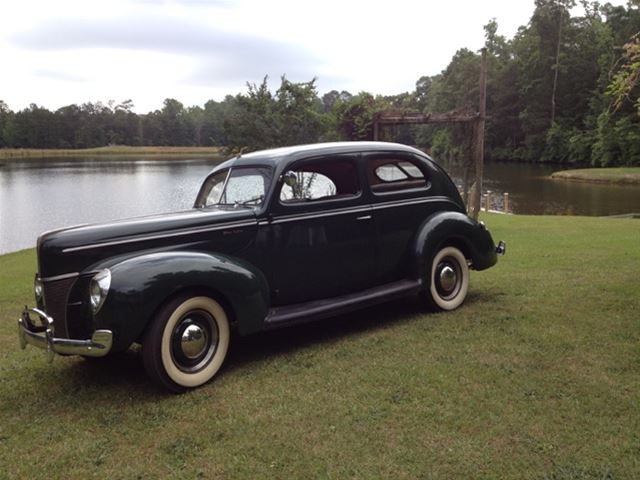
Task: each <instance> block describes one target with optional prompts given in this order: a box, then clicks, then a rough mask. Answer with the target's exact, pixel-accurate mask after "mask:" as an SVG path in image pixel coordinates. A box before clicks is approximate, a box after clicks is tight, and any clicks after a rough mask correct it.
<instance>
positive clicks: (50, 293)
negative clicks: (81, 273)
mask: <svg viewBox="0 0 640 480" xmlns="http://www.w3.org/2000/svg"><path fill="white" fill-rule="evenodd" d="M75 281H76V278H75V277H74V278H65V279H62V280H55V281H49V282H44V304H45V309H46V312H47V314H48V315H49V316H50V317H51V318H53V330H54V333H55V336H56V337H61V338H69V332H68V331H67V300H68V298H69V293H70V292H71V287H73V284H74V283H75Z"/></svg>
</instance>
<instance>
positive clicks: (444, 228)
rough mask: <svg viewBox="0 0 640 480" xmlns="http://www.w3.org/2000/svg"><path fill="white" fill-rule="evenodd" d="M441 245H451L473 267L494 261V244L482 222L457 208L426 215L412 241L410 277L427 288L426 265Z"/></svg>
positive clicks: (428, 280)
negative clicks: (456, 210) (411, 274)
mask: <svg viewBox="0 0 640 480" xmlns="http://www.w3.org/2000/svg"><path fill="white" fill-rule="evenodd" d="M445 246H455V247H457V248H458V249H459V250H461V251H462V253H463V254H464V255H465V257H466V258H467V259H468V260H470V261H471V266H472V268H473V269H474V270H484V269H487V268H489V267H491V266H493V265H495V264H496V262H497V261H498V258H497V256H496V246H495V244H494V243H493V239H492V238H491V234H490V233H489V232H488V231H487V229H486V228H485V227H484V225H482V224H480V223H478V222H476V221H475V220H473V219H472V218H469V217H468V216H467V215H465V214H463V213H459V212H440V213H435V214H433V215H431V216H430V217H428V218H427V219H426V220H425V221H424V222H423V223H422V225H420V227H419V228H418V233H417V235H416V239H415V243H414V261H413V276H414V277H413V278H416V279H419V280H421V282H422V285H423V287H424V288H429V286H430V285H429V282H430V275H428V272H429V267H428V266H429V265H431V262H432V260H433V257H434V256H435V255H436V253H437V252H438V251H439V250H440V249H441V248H443V247H445Z"/></svg>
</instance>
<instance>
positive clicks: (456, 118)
mask: <svg viewBox="0 0 640 480" xmlns="http://www.w3.org/2000/svg"><path fill="white" fill-rule="evenodd" d="M478 120H479V114H478V113H460V112H459V111H453V112H445V113H405V114H394V113H385V112H382V113H381V114H379V116H378V117H377V119H376V120H375V124H377V125H408V124H414V125H415V124H420V125H423V124H430V123H431V124H433V123H468V122H477V121H478Z"/></svg>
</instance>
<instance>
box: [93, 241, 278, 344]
mask: <svg viewBox="0 0 640 480" xmlns="http://www.w3.org/2000/svg"><path fill="white" fill-rule="evenodd" d="M109 269H110V270H111V287H110V289H109V293H108V295H107V298H106V300H105V303H104V305H103V306H102V308H101V309H100V311H99V312H98V314H97V315H96V316H95V318H94V327H95V328H101V329H107V330H111V331H112V332H113V333H114V345H113V350H114V351H119V350H125V349H127V348H128V347H129V346H130V345H131V344H132V343H133V342H135V341H136V340H138V339H139V337H140V336H141V335H142V333H143V332H144V330H145V328H146V326H147V324H148V323H149V321H150V320H151V318H152V317H153V314H154V313H155V312H156V310H157V309H158V308H159V307H160V305H162V303H164V302H165V301H166V300H167V298H169V297H171V296H172V295H174V294H176V293H178V292H179V291H182V290H186V289H200V290H203V289H204V290H207V291H210V292H211V293H212V294H213V295H214V296H219V297H222V300H223V301H224V302H226V304H227V305H226V306H227V307H230V308H231V310H232V312H230V313H231V314H232V315H231V318H233V319H234V320H235V322H236V325H237V328H238V331H239V333H240V334H241V335H244V334H247V333H252V332H255V331H259V330H261V329H262V328H263V321H264V318H265V316H266V315H267V311H268V309H269V287H268V284H267V281H266V279H265V277H264V275H263V274H262V272H260V271H259V270H257V269H256V268H254V267H253V266H251V265H249V264H247V262H245V261H243V260H240V259H237V258H234V257H231V256H228V255H221V254H211V253H203V252H184V251H179V252H162V253H147V254H144V255H140V256H137V257H133V258H129V259H126V260H124V261H122V262H120V263H116V264H115V265H109Z"/></svg>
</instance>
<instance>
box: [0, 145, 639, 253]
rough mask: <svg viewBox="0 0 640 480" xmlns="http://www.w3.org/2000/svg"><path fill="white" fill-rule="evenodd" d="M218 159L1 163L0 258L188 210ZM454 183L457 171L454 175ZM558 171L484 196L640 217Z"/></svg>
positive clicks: (496, 170) (613, 193)
mask: <svg viewBox="0 0 640 480" xmlns="http://www.w3.org/2000/svg"><path fill="white" fill-rule="evenodd" d="M219 161H220V159H219V158H213V157H209V158H203V157H200V158H187V159H176V158H170V159H167V158H166V157H165V158H157V157H156V158H154V157H144V158H140V157H135V158H126V157H117V158H108V157H99V158H75V157H74V158H71V159H64V158H49V159H37V160H36V159H28V160H2V161H0V254H2V253H7V252H12V251H15V250H20V249H23V248H29V247H33V246H34V245H35V243H36V239H37V237H38V235H39V234H40V233H41V232H43V231H45V230H49V229H53V228H58V227H61V226H65V225H75V224H80V223H93V222H100V221H106V220H112V219H117V218H123V217H130V216H135V215H145V214H150V213H160V212H166V211H171V210H180V209H185V208H190V207H191V206H192V205H193V202H194V200H195V197H196V194H197V192H198V188H199V187H200V184H201V182H202V180H203V179H204V177H205V175H206V174H207V173H208V172H209V171H210V170H211V168H213V166H214V165H216V164H217V163H218V162H219ZM448 170H449V171H450V172H451V173H452V174H453V176H454V177H455V178H457V179H458V178H459V174H460V172H459V169H457V168H456V167H451V168H448ZM553 170H554V168H553V167H548V166H539V165H517V164H487V165H486V166H485V189H490V190H493V191H494V192H497V193H498V194H500V195H501V194H502V193H503V192H509V194H510V199H511V210H512V211H513V212H515V213H521V214H569V215H615V214H624V213H631V212H640V188H639V187H620V186H605V185H592V184H583V183H573V182H563V181H558V180H550V179H548V178H547V177H548V175H549V174H550V173H551V172H552V171H553Z"/></svg>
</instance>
